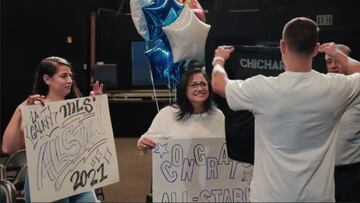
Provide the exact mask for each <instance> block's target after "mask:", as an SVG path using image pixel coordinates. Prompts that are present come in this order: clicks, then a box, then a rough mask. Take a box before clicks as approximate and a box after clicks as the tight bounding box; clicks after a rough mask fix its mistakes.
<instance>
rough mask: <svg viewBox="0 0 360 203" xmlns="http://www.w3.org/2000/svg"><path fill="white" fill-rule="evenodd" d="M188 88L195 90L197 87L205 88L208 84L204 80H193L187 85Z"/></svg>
mask: <svg viewBox="0 0 360 203" xmlns="http://www.w3.org/2000/svg"><path fill="white" fill-rule="evenodd" d="M189 87H190V89H192V90H195V89H197V88H198V87H201V88H207V87H208V84H207V83H206V82H199V83H197V82H193V83H191V84H190V85H189Z"/></svg>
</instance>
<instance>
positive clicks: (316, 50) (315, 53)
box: [311, 43, 320, 57]
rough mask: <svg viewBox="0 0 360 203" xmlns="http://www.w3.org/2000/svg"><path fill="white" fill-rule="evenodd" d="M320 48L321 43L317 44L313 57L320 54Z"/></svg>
mask: <svg viewBox="0 0 360 203" xmlns="http://www.w3.org/2000/svg"><path fill="white" fill-rule="evenodd" d="M319 47H320V43H316V45H315V48H314V51H313V53H312V55H311V56H312V57H315V56H316V55H317V54H318V53H319Z"/></svg>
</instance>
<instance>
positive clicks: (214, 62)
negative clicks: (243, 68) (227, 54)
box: [211, 56, 225, 66]
mask: <svg viewBox="0 0 360 203" xmlns="http://www.w3.org/2000/svg"><path fill="white" fill-rule="evenodd" d="M217 60H220V61H222V62H223V63H225V59H224V58H223V57H221V56H215V57H214V58H213V61H212V63H211V65H212V66H215V64H216V61H217Z"/></svg>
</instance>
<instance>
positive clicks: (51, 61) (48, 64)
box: [32, 56, 82, 99]
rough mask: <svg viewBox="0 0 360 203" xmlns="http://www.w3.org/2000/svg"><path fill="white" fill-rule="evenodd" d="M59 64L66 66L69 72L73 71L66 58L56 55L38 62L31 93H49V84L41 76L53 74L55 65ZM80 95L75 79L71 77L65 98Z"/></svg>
mask: <svg viewBox="0 0 360 203" xmlns="http://www.w3.org/2000/svg"><path fill="white" fill-rule="evenodd" d="M59 65H65V66H68V67H69V68H70V70H71V72H73V70H72V67H71V65H70V63H69V62H68V61H67V60H66V59H63V58H60V57H57V56H51V57H48V58H45V59H43V60H42V61H41V62H40V64H39V65H38V67H37V70H36V73H35V78H34V86H33V91H32V93H33V94H40V95H44V96H46V95H47V94H48V93H49V86H48V85H47V84H46V83H45V81H44V79H43V76H44V75H48V76H49V77H52V76H53V75H55V74H56V73H57V71H58V69H57V67H58V66H59ZM81 96H82V94H81V92H80V90H79V88H78V87H77V86H76V82H75V80H74V79H73V83H72V86H71V91H70V93H69V94H68V95H66V97H65V99H72V98H77V97H81Z"/></svg>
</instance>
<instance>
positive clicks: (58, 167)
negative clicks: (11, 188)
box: [21, 95, 119, 202]
mask: <svg viewBox="0 0 360 203" xmlns="http://www.w3.org/2000/svg"><path fill="white" fill-rule="evenodd" d="M21 112H22V118H23V126H24V134H25V145H26V154H27V163H28V173H29V181H30V193H31V201H34V202H50V201H54V200H58V199H61V198H64V197H68V196H71V195H74V194H78V193H81V192H86V191H90V190H93V189H94V188H99V187H102V186H105V185H109V184H112V183H115V182H118V181H119V171H118V163H117V156H116V149H115V142H114V136H113V131H112V126H111V120H110V114H109V106H108V99H107V95H100V96H97V97H96V100H95V101H94V100H93V99H92V98H91V97H82V98H77V99H70V100H64V101H59V102H50V103H48V104H46V105H45V106H42V105H31V106H28V107H25V108H23V109H22V110H21Z"/></svg>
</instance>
